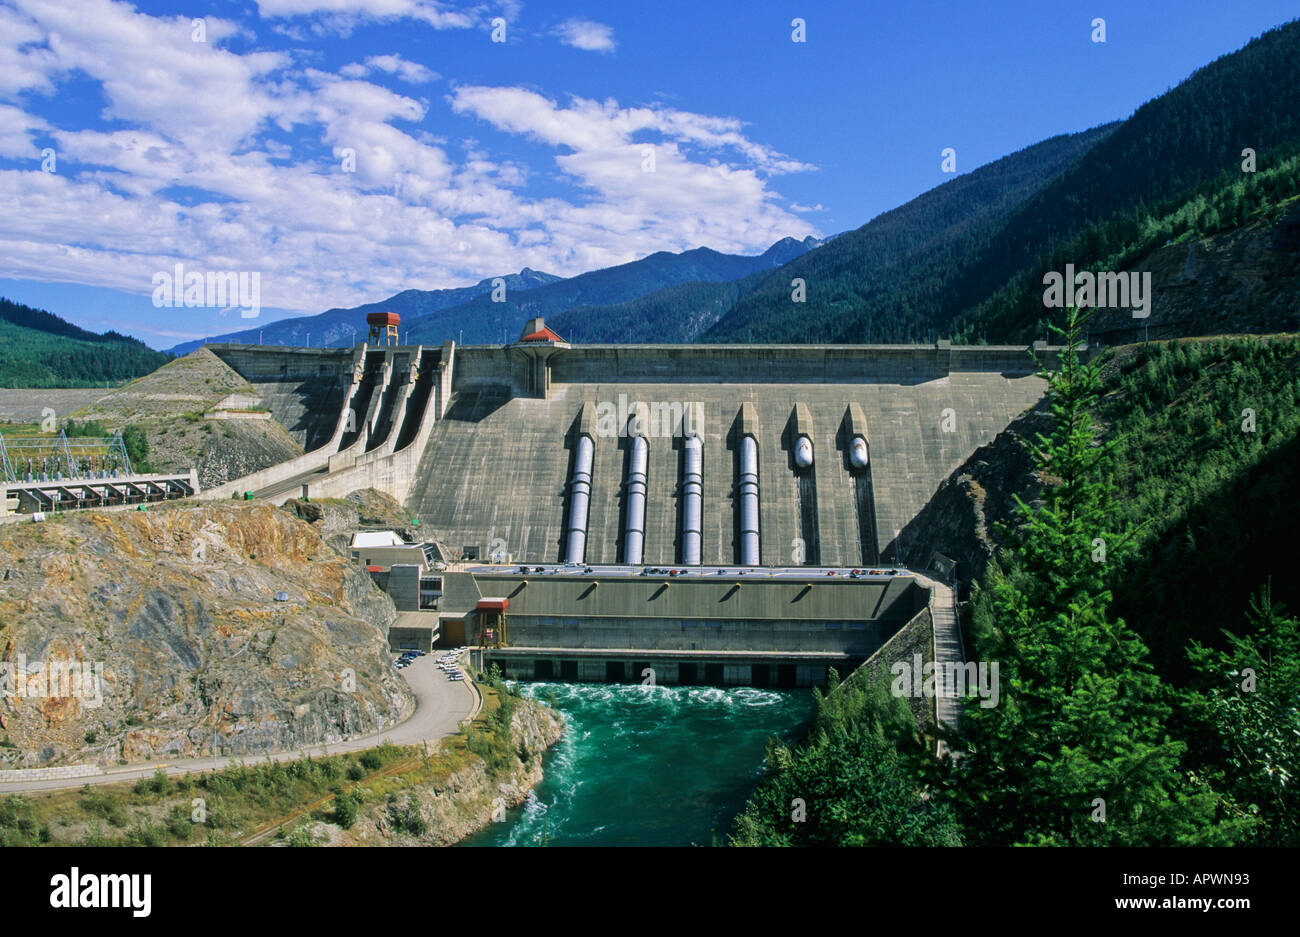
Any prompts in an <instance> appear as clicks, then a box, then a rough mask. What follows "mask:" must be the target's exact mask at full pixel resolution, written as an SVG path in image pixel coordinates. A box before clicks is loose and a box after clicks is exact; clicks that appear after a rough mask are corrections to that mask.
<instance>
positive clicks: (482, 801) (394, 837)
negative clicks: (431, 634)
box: [330, 699, 564, 846]
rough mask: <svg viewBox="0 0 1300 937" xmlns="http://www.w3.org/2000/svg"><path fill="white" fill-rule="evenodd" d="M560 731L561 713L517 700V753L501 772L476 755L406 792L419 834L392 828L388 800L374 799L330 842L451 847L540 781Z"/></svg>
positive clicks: (521, 799) (515, 803) (514, 725)
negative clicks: (420, 824) (418, 819)
mask: <svg viewBox="0 0 1300 937" xmlns="http://www.w3.org/2000/svg"><path fill="white" fill-rule="evenodd" d="M563 734H564V717H563V716H561V715H560V714H559V713H557V712H555V711H554V710H553V709H550V708H548V707H546V706H543V705H541V704H540V703H537V702H534V701H533V700H528V699H520V700H516V702H515V711H514V714H513V715H512V717H511V719H510V737H511V741H512V742H513V744H514V748H515V751H516V756H515V758H513V759H512V765H511V768H510V769H509V770H508V771H507V772H506V773H505V774H504V775H498V776H491V775H489V774H488V771H487V766H486V765H485V764H484V762H483V760H482V759H480V758H477V757H475V758H474V759H472V761H471V762H470V763H469V764H468V765H467V766H466V767H464V768H462V769H461V770H460V771H457V772H456V773H455V774H453V775H452V776H451V777H450V778H448V780H447V781H446V782H445V783H443V784H440V785H437V786H436V787H423V788H418V789H414V790H412V791H410V792H408V793H409V797H410V798H412V801H411V803H412V805H413V806H418V809H419V812H420V815H421V816H422V817H423V819H424V822H425V832H424V833H423V834H422V835H420V836H414V835H412V834H410V833H408V832H398V831H396V830H395V829H394V828H393V824H392V823H391V821H390V819H389V815H388V807H387V805H386V804H374V805H370V806H368V807H366V808H365V809H364V810H363V811H362V813H361V815H360V817H359V818H358V820H357V823H356V825H354V826H353V827H352V828H351V829H349V830H345V831H340V834H341V835H337V836H331V839H330V845H338V846H361V845H369V846H376V845H389V846H450V845H452V844H454V843H457V842H460V840H462V839H464V838H465V837H467V836H469V835H471V834H473V833H476V832H477V831H479V830H481V829H482V828H483V827H485V826H487V825H488V824H489V823H491V822H492V819H493V814H494V812H496V811H497V810H498V808H499V807H500V806H501V805H502V804H504V806H505V808H506V809H510V808H511V807H517V806H519V805H520V804H522V803H523V802H524V801H525V800H526V799H527V797H528V792H529V791H531V790H532V789H533V788H534V787H536V786H537V784H538V783H540V782H541V780H542V756H543V754H545V752H546V749H547V748H549V747H550V746H552V745H554V744H555V743H556V742H558V741H559V740H560V737H561V736H562V735H563ZM520 755H522V756H523V757H522V758H521V757H519V756H520ZM403 806H405V804H403ZM336 829H337V828H336Z"/></svg>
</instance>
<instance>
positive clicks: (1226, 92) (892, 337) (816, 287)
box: [705, 21, 1300, 342]
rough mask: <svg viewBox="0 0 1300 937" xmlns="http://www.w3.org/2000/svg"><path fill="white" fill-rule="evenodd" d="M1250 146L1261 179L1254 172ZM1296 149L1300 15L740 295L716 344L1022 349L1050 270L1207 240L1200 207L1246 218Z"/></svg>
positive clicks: (1263, 327) (1123, 265) (1208, 221)
mask: <svg viewBox="0 0 1300 937" xmlns="http://www.w3.org/2000/svg"><path fill="white" fill-rule="evenodd" d="M1247 147H1249V148H1250V149H1251V150H1253V151H1254V154H1255V159H1256V161H1257V171H1256V172H1249V171H1243V161H1244V160H1245V158H1246V155H1247V154H1245V153H1243V150H1244V149H1245V148H1247ZM1297 153H1300V21H1294V22H1291V23H1288V24H1286V25H1284V26H1280V27H1278V28H1276V29H1273V30H1270V31H1269V32H1267V33H1265V34H1264V35H1262V36H1260V37H1259V38H1257V39H1255V40H1254V41H1252V42H1250V43H1249V44H1247V45H1246V46H1245V47H1243V48H1242V49H1240V50H1238V51H1237V52H1234V53H1232V54H1229V55H1226V56H1223V57H1221V58H1219V59H1218V60H1216V61H1215V62H1213V63H1211V64H1210V65H1207V66H1205V67H1204V68H1201V69H1199V70H1198V71H1196V72H1195V73H1193V74H1192V75H1191V76H1190V77H1189V78H1188V79H1187V80H1186V81H1184V82H1182V83H1181V84H1179V85H1178V86H1177V87H1175V88H1173V89H1172V90H1170V91H1169V92H1167V93H1165V94H1163V95H1161V96H1159V97H1157V98H1155V99H1153V100H1152V101H1149V102H1147V103H1146V104H1144V105H1143V106H1142V107H1140V108H1138V109H1137V111H1135V112H1134V113H1133V115H1132V116H1131V117H1129V118H1128V119H1127V120H1125V121H1123V122H1121V123H1119V124H1112V125H1108V126H1106V127H1100V128H1097V129H1096V130H1093V131H1088V132H1087V133H1085V134H1076V135H1074V136H1071V137H1058V138H1054V139H1053V140H1048V141H1045V142H1044V143H1041V144H1038V145H1037V146H1035V147H1030V148H1029V149H1027V150H1023V151H1021V153H1019V154H1014V155H1013V156H1010V157H1006V158H1005V159H1003V160H999V161H998V162H996V163H993V164H990V165H989V166H986V167H983V168H982V169H980V170H976V171H975V172H973V173H971V174H970V175H969V176H968V177H960V178H958V179H954V180H953V181H951V182H949V183H947V184H945V185H943V186H940V187H938V188H937V189H934V190H932V191H931V192H928V193H926V194H925V195H923V196H921V197H920V198H918V199H916V200H914V201H913V202H910V203H908V204H907V205H904V206H902V207H901V208H899V209H896V210H895V211H893V212H889V213H886V214H885V215H882V216H881V217H880V218H877V219H875V220H874V221H872V222H871V223H870V224H868V225H866V226H864V227H863V228H860V229H858V230H857V231H855V232H851V233H850V234H847V235H844V236H843V237H841V238H839V239H838V240H837V241H835V242H834V243H833V244H831V245H828V247H827V248H825V249H823V250H820V251H816V252H814V253H813V254H811V255H808V256H807V257H801V258H799V259H798V260H796V261H794V262H792V263H791V264H788V265H786V266H785V267H783V268H781V269H780V270H777V271H775V272H773V273H772V274H771V275H770V276H769V277H768V278H767V279H765V280H764V281H763V283H762V284H761V286H760V287H759V288H757V289H755V290H753V291H751V292H749V293H747V294H745V295H744V296H742V297H740V298H739V299H738V300H737V302H736V303H735V305H734V307H733V308H731V309H730V310H729V311H728V312H727V313H726V315H724V316H723V317H722V318H721V319H720V320H719V321H718V323H717V324H716V325H715V326H713V327H712V328H711V329H710V330H709V332H708V333H706V336H705V337H706V339H707V340H711V341H743V340H747V339H749V338H751V337H752V338H753V339H754V340H765V341H807V340H826V341H840V342H862V341H867V340H868V336H870V340H871V341H911V340H924V339H925V338H926V337H927V336H931V337H938V336H940V335H946V336H950V337H952V338H954V339H955V340H958V341H976V340H980V339H982V338H987V340H989V341H1017V342H1018V341H1024V340H1027V339H1029V338H1030V337H1034V336H1037V335H1040V334H1041V329H1040V322H1041V320H1042V319H1043V317H1044V316H1043V314H1044V309H1043V302H1042V298H1043V282H1042V277H1043V274H1044V273H1046V272H1047V271H1050V270H1057V271H1060V270H1063V269H1064V264H1065V263H1074V264H1075V267H1076V269H1077V270H1082V269H1092V270H1098V269H1101V270H1121V269H1127V267H1128V265H1130V264H1132V263H1134V262H1136V261H1138V260H1139V259H1141V258H1142V257H1143V256H1145V255H1146V254H1148V253H1149V252H1151V251H1152V250H1154V249H1155V248H1157V247H1160V246H1163V244H1164V243H1165V241H1166V240H1169V239H1171V238H1176V237H1178V236H1180V235H1182V234H1185V233H1186V232H1187V230H1188V226H1187V223H1186V220H1187V218H1188V217H1189V216H1191V215H1196V216H1197V217H1198V219H1199V223H1200V224H1201V228H1200V231H1201V233H1205V232H1206V231H1208V230H1211V229H1213V230H1222V229H1223V224H1222V222H1223V220H1224V219H1223V218H1222V217H1218V218H1216V217H1212V216H1209V215H1207V214H1205V213H1202V212H1200V211H1199V210H1198V209H1197V208H1196V204H1197V202H1198V200H1201V201H1204V200H1206V199H1212V198H1215V197H1216V196H1217V197H1219V199H1220V201H1221V202H1222V204H1223V206H1224V207H1225V208H1227V209H1233V208H1234V207H1235V206H1234V205H1233V204H1232V203H1233V198H1234V196H1233V195H1232V194H1231V193H1233V192H1234V191H1235V192H1236V196H1237V197H1240V196H1242V195H1243V194H1245V193H1244V190H1245V189H1246V188H1249V187H1251V186H1255V185H1257V184H1259V180H1257V179H1254V178H1252V177H1254V176H1257V175H1260V174H1262V173H1264V172H1266V171H1269V170H1270V169H1276V168H1277V167H1279V166H1281V165H1282V164H1283V163H1284V162H1286V161H1287V160H1289V159H1290V158H1292V157H1293V156H1295V155H1296V154H1297ZM1287 181H1288V180H1286V179H1274V180H1273V183H1272V184H1273V185H1274V186H1275V187H1276V188H1279V189H1281V188H1285V186H1286V183H1287ZM986 187H987V188H986ZM1225 191H1226V192H1228V193H1229V194H1228V195H1226V196H1225V195H1223V193H1225ZM1285 197H1286V196H1285V195H1284V194H1279V195H1277V198H1285ZM1180 214H1181V217H1179V216H1180ZM966 216H968V217H966ZM890 241H892V243H890ZM795 277H803V278H804V279H805V280H806V282H807V290H808V301H807V304H806V305H803V306H795V305H793V304H792V303H791V301H790V281H791V280H792V279H793V278H795ZM1281 325H1283V323H1274V322H1262V323H1260V327H1259V330H1260V331H1269V330H1272V329H1275V328H1277V327H1279V326H1281Z"/></svg>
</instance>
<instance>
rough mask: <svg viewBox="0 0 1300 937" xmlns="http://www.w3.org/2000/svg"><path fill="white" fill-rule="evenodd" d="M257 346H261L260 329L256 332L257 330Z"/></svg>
mask: <svg viewBox="0 0 1300 937" xmlns="http://www.w3.org/2000/svg"><path fill="white" fill-rule="evenodd" d="M257 344H259V345H260V344H262V330H261V329H258V330H257Z"/></svg>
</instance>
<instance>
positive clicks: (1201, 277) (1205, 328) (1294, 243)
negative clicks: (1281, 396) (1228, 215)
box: [1089, 199, 1300, 345]
mask: <svg viewBox="0 0 1300 937" xmlns="http://www.w3.org/2000/svg"><path fill="white" fill-rule="evenodd" d="M1132 269H1133V270H1134V271H1137V272H1139V273H1142V272H1150V273H1151V285H1152V290H1153V295H1154V298H1153V301H1152V307H1151V315H1150V317H1149V318H1148V319H1147V320H1145V321H1144V320H1139V319H1134V318H1133V317H1132V314H1131V312H1129V311H1128V310H1126V309H1123V310H1121V309H1098V310H1097V311H1096V313H1095V315H1094V319H1093V321H1092V322H1091V323H1090V324H1089V329H1090V332H1091V334H1092V336H1093V338H1094V339H1101V340H1104V341H1105V342H1106V344H1109V345H1117V344H1121V343H1123V342H1128V341H1140V340H1141V339H1142V337H1143V334H1142V332H1143V326H1144V325H1146V326H1148V327H1149V337H1150V338H1152V339H1156V338H1160V339H1164V338H1174V337H1181V336H1187V335H1232V334H1241V333H1251V332H1253V333H1265V332H1277V331H1281V330H1287V331H1295V330H1297V329H1300V308H1297V305H1296V297H1297V296H1298V295H1300V199H1294V200H1292V201H1290V202H1289V203H1288V204H1286V205H1283V206H1280V207H1279V208H1277V209H1276V210H1274V211H1270V212H1268V213H1266V214H1265V215H1264V216H1263V217H1260V218H1256V219H1255V220H1254V221H1253V222H1252V223H1250V224H1248V225H1244V226H1242V227H1240V228H1234V229H1232V230H1229V231H1224V232H1222V233H1220V234H1216V235H1213V236H1210V237H1203V238H1191V239H1188V240H1186V241H1184V242H1181V243H1174V244H1169V245H1166V246H1164V247H1160V248H1158V249H1156V250H1155V251H1154V252H1152V253H1151V254H1149V255H1148V256H1147V257H1145V258H1144V259H1142V260H1141V261H1139V262H1138V263H1136V264H1134V265H1133V268H1132Z"/></svg>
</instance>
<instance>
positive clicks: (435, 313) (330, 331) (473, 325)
mask: <svg viewBox="0 0 1300 937" xmlns="http://www.w3.org/2000/svg"><path fill="white" fill-rule="evenodd" d="M821 243H823V242H822V241H819V240H817V239H816V238H812V237H809V238H804V239H803V240H802V241H799V240H796V239H794V238H782V239H781V240H780V241H777V242H776V243H775V244H773V245H772V246H771V247H769V248H768V249H767V250H766V251H764V252H763V253H762V254H759V255H757V256H745V255H740V254H724V253H721V252H719V251H715V250H711V249H710V248H707V247H697V248H695V249H694V250H688V251H683V252H681V253H679V254H673V253H669V252H667V251H659V252H657V253H654V254H651V255H649V256H648V257H643V258H641V259H640V260H634V261H631V262H630V263H626V264H619V265H618V266H616V267H606V268H604V269H601V270H593V271H591V272H589V273H584V274H580V275H579V276H576V277H571V278H568V279H563V278H560V277H556V276H552V275H551V274H548V273H538V272H537V271H535V270H530V269H528V268H527V267H525V268H524V269H523V270H522V271H520V272H519V273H517V274H510V275H508V276H505V277H501V278H500V279H502V280H504V281H505V301H504V302H493V298H492V293H493V290H494V280H496V279H497V278H495V277H489V278H486V279H483V280H480V281H479V282H478V283H476V284H475V285H474V286H469V287H463V288H461V289H453V290H405V291H403V292H401V293H398V294H397V295H396V296H392V297H389V298H388V299H386V300H383V301H381V302H376V303H367V304H365V305H363V306H355V307H353V308H351V309H330V310H328V311H326V312H323V313H321V314H319V315H316V316H303V317H297V318H292V319H280V320H278V321H276V322H268V323H267V324H266V325H264V326H261V327H260V328H256V329H245V330H243V331H241V332H230V333H227V334H224V335H218V336H214V337H212V338H208V339H205V340H204V341H202V342H186V343H184V344H181V345H177V346H176V347H175V348H173V349H172V352H173V353H175V354H184V353H186V352H188V351H191V350H193V349H195V348H197V347H199V346H200V345H203V344H206V343H207V342H226V341H230V342H256V341H258V340H259V335H260V336H261V339H260V340H261V341H262V342H263V343H265V344H275V345H303V344H306V341H307V335H308V333H310V334H311V335H312V345H314V346H315V345H318V344H319V342H323V343H324V344H325V345H327V346H331V345H332V346H345V345H350V344H352V341H353V336H354V332H353V329H352V328H349V326H353V327H355V329H356V333H355V334H356V337H357V338H358V339H360V338H363V337H364V331H365V325H364V322H365V317H366V313H369V312H396V313H398V314H399V315H400V316H401V317H402V340H403V341H404V342H407V341H409V342H422V343H424V344H436V343H440V342H444V341H447V340H449V339H454V340H456V341H461V342H466V343H469V344H482V343H492V342H503V341H511V340H513V339H514V338H515V337H516V334H517V332H518V329H519V326H520V325H521V324H522V323H523V321H524V319H526V318H528V317H530V316H535V315H543V316H548V315H555V314H557V313H559V312H563V311H565V310H567V309H570V308H572V307H574V306H581V305H584V304H607V303H617V302H623V301H626V300H632V299H635V298H637V297H640V296H643V295H645V294H647V293H652V292H654V291H656V290H659V289H663V288H665V287H669V286H674V285H678V284H683V283H693V282H708V283H720V282H726V281H729V280H737V279H740V278H742V277H745V276H748V275H750V274H753V273H755V272H758V271H765V270H771V269H774V268H776V267H779V266H781V265H782V264H785V263H788V262H789V261H791V260H793V259H795V258H796V257H799V256H801V255H802V254H805V253H807V252H808V251H810V250H812V249H813V248H814V247H817V246H818V245H819V244H821ZM520 294H522V295H520ZM317 336H319V342H318V340H317Z"/></svg>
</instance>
